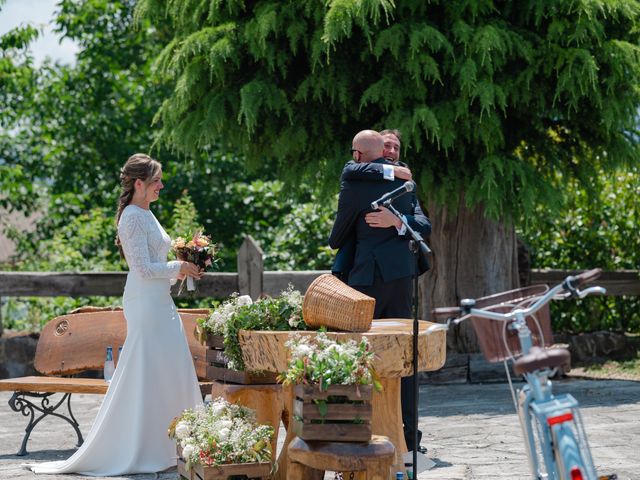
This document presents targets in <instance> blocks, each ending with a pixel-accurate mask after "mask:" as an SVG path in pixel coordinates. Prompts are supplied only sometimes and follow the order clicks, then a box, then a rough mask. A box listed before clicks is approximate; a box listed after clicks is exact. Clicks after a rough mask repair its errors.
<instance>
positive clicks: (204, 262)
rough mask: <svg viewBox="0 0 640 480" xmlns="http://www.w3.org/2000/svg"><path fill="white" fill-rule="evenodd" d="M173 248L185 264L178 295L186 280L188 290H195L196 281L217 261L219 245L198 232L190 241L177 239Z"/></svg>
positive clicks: (180, 277)
mask: <svg viewBox="0 0 640 480" xmlns="http://www.w3.org/2000/svg"><path fill="white" fill-rule="evenodd" d="M171 246H172V248H173V251H174V253H175V255H176V258H177V259H178V260H181V261H182V262H183V264H182V266H181V268H180V275H179V276H178V278H179V279H180V280H182V284H181V285H180V290H179V291H178V294H180V292H182V287H183V285H184V280H185V278H186V281H187V290H188V291H194V290H195V283H194V279H195V280H199V279H200V278H202V274H203V273H204V272H205V270H206V269H207V268H209V267H212V266H213V264H214V263H215V261H216V258H215V255H216V252H217V245H216V244H215V243H212V242H211V239H210V238H209V237H208V236H207V235H203V234H202V232H196V233H195V234H194V235H193V238H192V239H191V240H189V241H187V240H185V239H184V238H183V237H177V238H176V239H175V240H173V242H171Z"/></svg>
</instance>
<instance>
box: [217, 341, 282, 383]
mask: <svg viewBox="0 0 640 480" xmlns="http://www.w3.org/2000/svg"><path fill="white" fill-rule="evenodd" d="M206 345H207V351H206V358H205V359H206V362H207V367H206V372H207V379H209V380H219V381H221V382H225V383H239V384H243V385H255V384H259V385H264V384H274V383H277V382H276V373H275V372H244V371H239V370H233V369H230V368H229V366H228V365H229V359H228V358H227V356H226V355H225V354H224V343H223V337H222V335H211V334H208V335H207V340H206Z"/></svg>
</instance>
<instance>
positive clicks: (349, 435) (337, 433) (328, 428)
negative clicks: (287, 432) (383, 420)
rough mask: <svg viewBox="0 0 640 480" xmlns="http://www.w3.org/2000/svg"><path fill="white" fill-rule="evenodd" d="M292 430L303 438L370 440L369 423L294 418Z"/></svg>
mask: <svg viewBox="0 0 640 480" xmlns="http://www.w3.org/2000/svg"><path fill="white" fill-rule="evenodd" d="M293 430H294V432H295V433H296V435H297V436H298V437H300V438H301V439H303V440H322V441H325V442H368V441H369V440H371V424H368V423H361V424H353V423H325V424H318V423H303V422H301V421H299V420H297V419H295V418H294V420H293Z"/></svg>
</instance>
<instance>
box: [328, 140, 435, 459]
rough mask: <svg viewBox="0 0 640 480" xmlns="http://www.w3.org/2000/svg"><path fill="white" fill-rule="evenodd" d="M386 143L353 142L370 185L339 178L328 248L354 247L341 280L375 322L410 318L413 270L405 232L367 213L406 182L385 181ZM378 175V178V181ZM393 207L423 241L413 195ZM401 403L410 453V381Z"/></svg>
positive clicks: (422, 219)
mask: <svg viewBox="0 0 640 480" xmlns="http://www.w3.org/2000/svg"><path fill="white" fill-rule="evenodd" d="M396 138H397V137H396ZM384 143H385V142H384V138H383V136H382V135H381V134H379V133H378V132H375V131H373V130H363V131H361V132H359V133H358V134H357V135H356V136H355V137H354V138H353V142H352V149H351V155H352V157H353V160H354V161H355V162H357V163H358V164H363V165H365V167H369V168H368V169H367V168H362V169H361V171H360V173H361V174H362V175H364V176H365V178H366V179H367V180H369V181H363V180H355V179H345V176H348V175H344V174H343V177H342V179H341V188H340V197H339V200H338V212H337V214H336V220H335V222H334V225H333V229H332V231H331V236H330V237H329V245H330V246H331V247H332V248H339V249H341V251H340V252H339V255H340V254H341V252H343V250H342V249H343V247H346V246H348V245H349V244H351V245H353V246H352V248H353V253H352V258H353V266H352V267H351V268H350V270H349V272H348V276H347V277H346V278H345V280H346V283H348V284H349V285H350V286H352V287H353V288H355V289H356V290H359V291H360V292H362V293H364V294H366V295H369V296H371V297H373V298H375V299H376V306H375V311H374V317H375V318H411V305H412V281H411V280H412V277H413V274H414V271H415V268H416V265H415V258H414V255H413V254H412V253H411V251H410V250H409V241H410V238H409V237H408V236H407V235H405V233H406V227H405V226H404V224H403V223H402V221H400V219H399V218H397V217H396V216H395V215H394V214H393V213H391V211H389V210H388V209H387V208H385V207H379V208H378V209H377V210H375V211H374V210H372V209H371V202H373V201H374V200H377V199H378V198H380V197H381V196H382V195H384V194H385V193H388V192H390V191H392V190H394V189H396V188H398V187H400V186H402V185H403V184H404V182H405V180H404V179H403V178H400V177H397V176H395V175H394V178H393V179H388V180H385V179H384V178H385V171H386V172H388V171H389V169H394V168H395V166H396V165H394V163H393V162H391V161H389V160H387V159H385V158H384V156H383V151H384ZM398 143H399V142H398ZM349 168H351V167H349ZM346 169H347V167H345V170H346ZM407 170H408V169H407ZM375 171H377V173H375ZM372 172H373V173H372ZM380 172H382V173H380ZM376 175H377V176H378V177H380V176H381V177H382V178H380V179H377V178H376ZM387 176H388V175H387ZM393 205H394V207H395V208H396V209H397V210H398V211H399V212H400V213H401V214H402V215H403V216H404V217H405V219H406V221H407V223H408V224H409V225H410V226H411V228H412V229H414V230H415V231H417V232H419V233H420V234H421V235H423V236H427V235H429V234H430V233H431V223H430V221H429V219H428V218H427V217H426V216H425V215H424V213H423V212H422V209H421V208H420V205H419V204H418V201H417V198H416V195H415V192H409V193H406V194H405V195H402V196H401V197H399V198H397V199H396V200H394V202H393ZM342 254H343V255H344V256H345V257H346V256H347V255H346V254H345V253H342ZM401 402H402V421H403V423H404V435H405V441H406V442H407V447H408V448H409V450H414V449H415V445H414V431H413V425H414V418H415V415H416V411H415V409H414V408H413V407H414V406H413V382H412V379H411V378H410V377H405V378H403V379H402V382H401ZM421 437H422V433H421V432H418V451H420V452H422V453H424V452H425V451H426V450H425V449H424V448H423V447H420V446H419V445H420V438H421Z"/></svg>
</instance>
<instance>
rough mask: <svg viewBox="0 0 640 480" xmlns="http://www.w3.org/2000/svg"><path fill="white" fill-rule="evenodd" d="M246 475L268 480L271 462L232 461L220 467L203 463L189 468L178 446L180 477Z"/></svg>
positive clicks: (199, 479)
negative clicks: (206, 465)
mask: <svg viewBox="0 0 640 480" xmlns="http://www.w3.org/2000/svg"><path fill="white" fill-rule="evenodd" d="M236 475H238V476H239V475H244V476H246V477H247V478H249V479H253V478H259V479H262V480H266V479H268V478H270V475H271V463H270V462H261V463H231V464H229V465H220V466H219V467H205V466H202V465H192V466H191V469H190V470H187V464H186V462H185V461H184V459H183V458H182V456H181V452H180V448H179V447H178V479H179V480H181V479H183V478H186V479H187V480H227V479H228V478H229V477H233V476H236Z"/></svg>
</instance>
